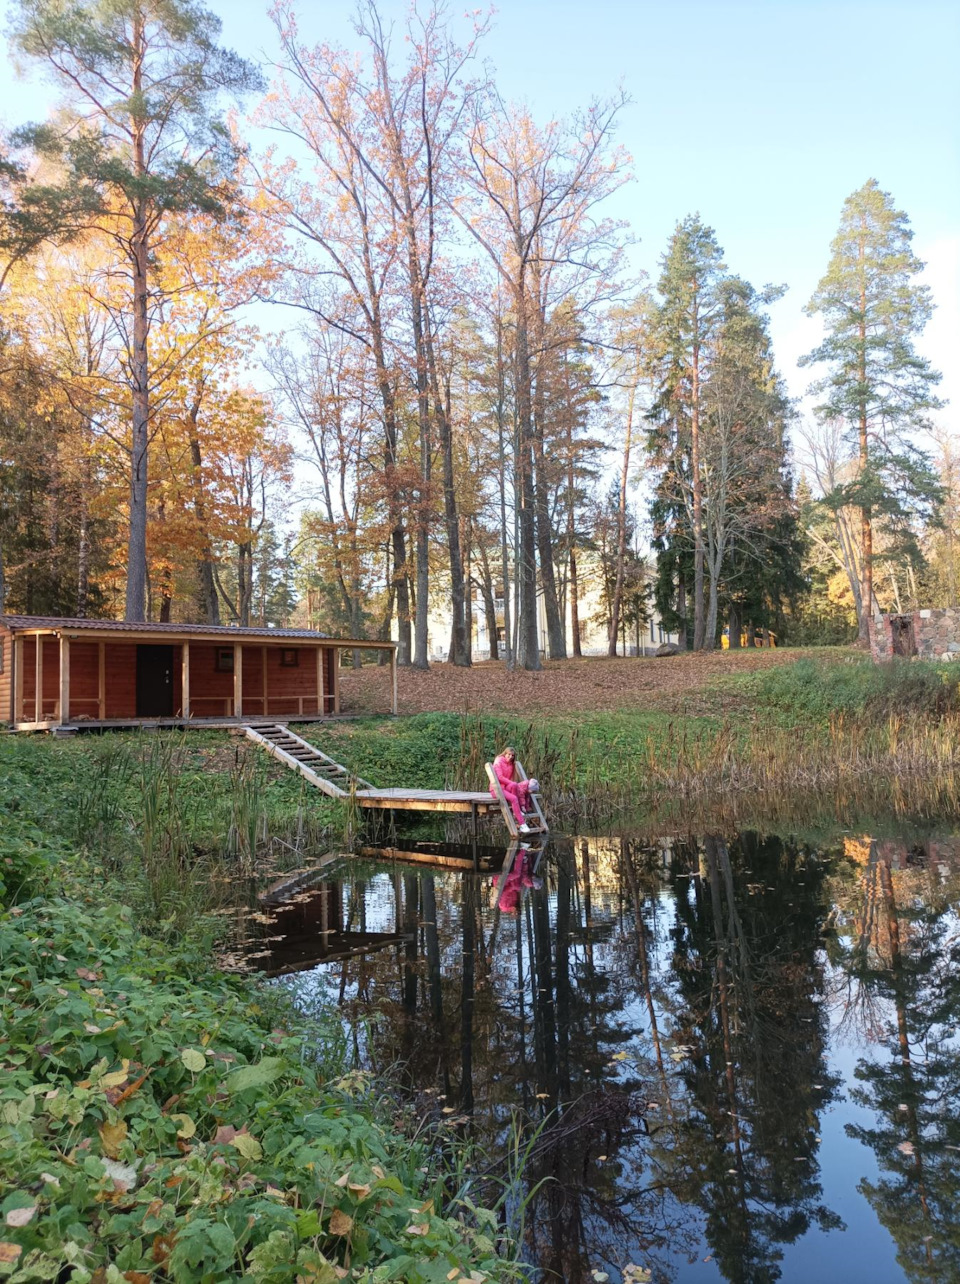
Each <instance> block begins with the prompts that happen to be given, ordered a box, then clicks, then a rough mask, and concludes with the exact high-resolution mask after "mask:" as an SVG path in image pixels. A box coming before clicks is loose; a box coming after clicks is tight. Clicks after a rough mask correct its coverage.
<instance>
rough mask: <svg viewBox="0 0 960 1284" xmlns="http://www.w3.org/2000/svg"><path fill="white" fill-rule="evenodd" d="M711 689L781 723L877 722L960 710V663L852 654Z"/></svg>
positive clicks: (723, 681) (782, 667) (739, 676)
mask: <svg viewBox="0 0 960 1284" xmlns="http://www.w3.org/2000/svg"><path fill="white" fill-rule="evenodd" d="M713 690H715V691H716V692H718V693H720V694H722V695H727V696H730V697H733V698H734V699H736V700H737V702H738V703H739V705H740V707H741V708H742V709H744V710H746V711H750V712H752V713H753V714H754V715H755V716H756V717H757V718H760V719H761V720H767V721H770V722H775V723H777V724H778V725H782V726H800V725H804V724H806V725H811V726H817V725H819V726H823V725H827V724H829V722H830V720H831V718H836V717H838V716H855V717H862V718H863V719H865V720H866V721H869V722H874V723H876V722H878V721H882V720H883V719H885V718H888V717H890V716H900V717H913V718H917V717H930V718H940V717H942V716H943V715H944V714H946V713H951V712H955V711H956V710H957V709H958V708H960V666H957V665H954V664H950V663H942V664H938V663H934V662H932V661H924V660H910V661H897V662H894V663H892V664H874V663H873V661H872V660H870V659H869V658H868V657H866V656H858V655H852V656H851V655H849V654H848V655H846V656H845V657H844V658H843V659H840V660H834V661H830V662H826V663H825V662H823V661H822V660H820V659H814V658H810V657H806V658H803V659H800V660H798V661H797V662H796V663H795V664H789V665H779V666H776V667H774V668H771V669H766V670H761V671H759V672H755V673H744V674H735V675H732V676H730V677H727V678H724V679H721V680H719V681H718V682H716V683H715V684H714V686H713Z"/></svg>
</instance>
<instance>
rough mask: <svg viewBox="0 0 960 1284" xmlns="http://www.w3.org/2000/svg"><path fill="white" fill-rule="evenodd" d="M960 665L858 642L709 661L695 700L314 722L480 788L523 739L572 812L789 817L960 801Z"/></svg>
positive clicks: (376, 752)
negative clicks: (856, 648) (657, 705)
mask: <svg viewBox="0 0 960 1284" xmlns="http://www.w3.org/2000/svg"><path fill="white" fill-rule="evenodd" d="M958 692H960V666H952V665H949V664H941V665H937V664H927V663H923V662H916V661H914V662H910V663H903V664H899V665H885V666H877V665H874V664H873V663H872V662H870V661H869V660H868V659H866V658H864V657H862V656H858V655H856V654H852V653H846V654H844V655H838V654H834V653H831V654H830V655H828V656H825V657H819V656H818V657H809V658H801V659H799V660H797V661H795V662H793V663H791V664H789V665H788V664H778V665H776V666H771V667H768V668H766V669H762V670H759V671H749V670H744V671H743V672H738V673H725V674H722V675H720V676H719V677H717V676H711V677H709V678H708V680H707V681H706V682H705V683H704V684H703V685H702V686H700V687H697V688H695V689H692V690H691V691H690V692H689V701H688V703H689V705H690V706H691V707H692V708H694V709H695V710H696V712H694V713H683V712H676V711H657V710H636V709H625V710H621V711H614V712H609V711H584V712H579V711H578V712H576V713H549V714H544V715H542V716H534V717H523V718H516V717H508V716H505V715H496V714H485V715H477V714H466V715H459V714H455V713H430V714H422V715H419V716H417V717H412V718H404V719H401V720H399V721H395V722H393V721H389V720H382V719H366V720H361V721H358V722H355V723H347V724H343V725H341V726H337V727H331V728H328V727H324V728H323V729H322V730H321V729H317V728H314V729H313V730H312V731H311V729H309V728H307V729H305V730H304V734H305V735H307V737H308V738H309V736H311V735H314V736H315V737H316V738H317V741H318V743H320V744H322V747H323V748H325V749H326V750H327V751H328V752H331V753H333V754H334V756H336V757H340V758H341V760H343V761H347V762H349V763H351V765H353V766H355V767H356V768H357V769H359V770H360V771H361V773H362V774H363V775H365V776H367V777H368V778H370V779H372V780H373V781H374V782H375V783H377V784H379V785H384V786H390V785H403V784H406V785H412V786H419V787H422V788H442V787H444V786H445V785H446V786H450V787H458V788H482V787H483V784H484V781H485V776H484V771H483V764H484V762H485V761H488V760H490V759H491V758H492V757H493V755H494V754H495V753H496V751H497V749H498V748H500V747H501V746H502V745H504V744H506V743H511V744H514V745H515V746H516V747H517V749H518V751H519V755H520V758H521V760H522V761H523V763H524V765H525V766H526V768H527V770H528V771H529V772H530V773H531V774H534V775H536V776H538V777H539V779H540V780H541V782H542V784H543V786H544V791H545V799H546V803H547V806H548V807H549V809H550V810H551V814H552V815H553V817H554V818H555V819H557V820H559V821H560V822H561V823H575V822H576V821H578V820H580V819H581V818H586V819H589V820H590V821H591V822H593V821H596V820H601V819H603V818H605V817H610V816H615V815H623V814H625V813H632V814H636V813H641V812H642V813H645V814H646V815H647V816H648V817H656V818H662V819H663V821H665V822H670V823H676V822H680V821H682V822H683V823H689V824H713V823H718V824H719V823H732V824H742V823H746V822H747V821H750V822H751V823H759V822H762V821H766V822H767V823H768V824H773V823H782V822H786V821H791V822H792V821H794V820H795V819H797V818H801V817H806V816H808V815H809V812H810V809H811V807H816V808H820V809H822V808H824V807H826V808H829V809H832V810H833V811H834V812H835V814H837V816H838V818H841V819H842V818H846V817H849V816H850V815H851V814H857V815H864V814H874V815H875V814H883V813H887V814H891V813H892V814H895V815H900V816H907V815H909V816H913V817H916V818H924V817H940V818H956V817H958V816H960V693H958Z"/></svg>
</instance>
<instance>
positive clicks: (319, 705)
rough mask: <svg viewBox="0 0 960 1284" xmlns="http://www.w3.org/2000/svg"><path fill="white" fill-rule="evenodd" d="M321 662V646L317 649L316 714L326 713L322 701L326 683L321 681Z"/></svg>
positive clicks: (323, 701)
mask: <svg viewBox="0 0 960 1284" xmlns="http://www.w3.org/2000/svg"><path fill="white" fill-rule="evenodd" d="M323 661H324V650H323V647H322V646H318V647H317V713H319V714H324V713H326V711H327V710H326V701H325V699H324V695H325V691H324V687H325V686H326V683H325V682H324V680H323Z"/></svg>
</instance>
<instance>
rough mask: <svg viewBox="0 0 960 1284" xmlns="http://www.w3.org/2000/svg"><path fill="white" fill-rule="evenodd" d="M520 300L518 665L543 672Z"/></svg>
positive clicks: (530, 427)
mask: <svg viewBox="0 0 960 1284" xmlns="http://www.w3.org/2000/svg"><path fill="white" fill-rule="evenodd" d="M518 293H519V297H518V299H517V337H516V343H517V388H516V400H517V430H518V439H519V440H518V443H517V444H518V450H517V472H518V481H519V490H520V512H519V525H520V538H519V548H518V550H517V567H516V575H517V582H518V586H519V605H520V612H519V615H520V623H519V636H518V647H517V662H518V663H519V664H520V665H522V666H523V668H525V669H539V668H541V667H542V665H541V663H540V644H539V637H538V632H539V630H538V628H537V552H536V530H535V522H534V504H535V501H534V494H533V449H532V447H533V442H532V437H533V424H532V415H531V407H530V390H531V389H530V350H529V346H528V338H527V319H526V298H525V286H524V284H523V282H522V281H521V284H520V290H519V292H518Z"/></svg>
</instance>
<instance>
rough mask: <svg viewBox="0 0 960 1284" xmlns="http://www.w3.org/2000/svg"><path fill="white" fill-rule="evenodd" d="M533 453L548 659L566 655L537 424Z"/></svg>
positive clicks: (541, 440)
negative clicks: (535, 470)
mask: <svg viewBox="0 0 960 1284" xmlns="http://www.w3.org/2000/svg"><path fill="white" fill-rule="evenodd" d="M533 443H534V447H533V448H534V456H535V458H536V462H537V472H536V505H537V552H538V554H539V556H540V583H541V585H542V588H543V606H544V613H545V615H546V617H547V648H548V654H549V656H550V659H551V660H565V659H566V658H567V640H566V637H565V636H564V633H565V631H564V627H563V616H562V615H561V614H560V603H559V600H558V597H557V577H556V574H555V572H554V565H553V528H552V526H551V523H550V489H549V485H548V483H547V477H546V472H547V469H546V461H545V459H544V453H543V436H542V431H541V429H540V428H539V427H536V428H535V429H534V434H533Z"/></svg>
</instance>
